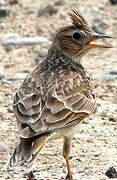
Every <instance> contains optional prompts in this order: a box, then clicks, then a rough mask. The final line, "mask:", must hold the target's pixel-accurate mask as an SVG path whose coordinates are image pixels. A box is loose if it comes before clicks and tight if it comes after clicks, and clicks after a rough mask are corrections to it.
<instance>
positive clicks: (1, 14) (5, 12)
mask: <svg viewBox="0 0 117 180" xmlns="http://www.w3.org/2000/svg"><path fill="white" fill-rule="evenodd" d="M10 12H11V11H10V10H9V9H3V8H2V9H0V17H6V16H9V15H10Z"/></svg>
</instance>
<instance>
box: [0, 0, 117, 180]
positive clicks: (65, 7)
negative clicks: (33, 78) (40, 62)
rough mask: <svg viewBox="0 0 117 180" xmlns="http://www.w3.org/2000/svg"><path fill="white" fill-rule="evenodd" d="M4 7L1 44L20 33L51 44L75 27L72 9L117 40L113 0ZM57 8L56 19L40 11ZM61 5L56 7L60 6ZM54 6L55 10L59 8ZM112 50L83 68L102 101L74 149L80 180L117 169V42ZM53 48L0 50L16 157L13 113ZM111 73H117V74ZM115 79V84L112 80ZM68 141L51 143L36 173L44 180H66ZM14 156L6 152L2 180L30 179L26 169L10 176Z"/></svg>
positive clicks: (7, 140) (6, 127)
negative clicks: (25, 84) (28, 79)
mask: <svg viewBox="0 0 117 180" xmlns="http://www.w3.org/2000/svg"><path fill="white" fill-rule="evenodd" d="M5 2H7V5H4V7H5V8H6V9H9V10H10V11H11V13H10V15H9V16H7V17H4V18H0V42H2V41H3V39H4V38H5V37H6V35H9V33H16V36H19V37H29V36H31V37H32V36H42V37H46V38H48V39H49V41H50V42H51V40H52V35H53V34H54V33H55V31H56V30H57V29H58V28H59V27H61V26H63V25H65V24H66V25H67V24H68V23H69V22H70V19H69V16H68V15H67V13H68V12H69V10H70V9H72V8H77V9H80V11H81V12H82V14H83V15H85V17H86V18H87V20H89V22H90V24H91V26H93V27H94V25H95V26H96V27H97V31H102V32H104V33H106V34H109V35H114V36H116V35H117V5H115V6H113V5H111V4H110V3H109V1H108V0H98V1H93V0H87V1H85V0H79V1H78V0H71V1H70V0H66V1H64V2H62V1H61V3H60V5H58V4H59V3H58V4H57V3H55V2H59V1H55V0H53V1H51V0H44V1H43V0H19V4H14V5H9V4H8V0H7V1H5ZM48 3H49V4H52V7H53V8H55V10H54V11H53V14H52V15H51V14H48V13H45V14H42V15H41V16H40V17H37V12H38V11H39V9H40V8H41V7H42V5H43V4H48ZM54 3H55V4H54ZM53 4H54V5H53ZM107 43H108V44H111V45H113V46H114V48H112V49H107V50H98V51H95V52H92V53H90V54H89V55H88V56H87V57H85V58H84V60H83V64H84V66H85V67H86V69H87V70H88V72H89V73H90V74H92V77H93V81H94V84H95V93H96V96H97V104H98V112H97V113H96V115H95V116H94V117H91V118H90V119H87V120H85V121H84V122H83V123H82V124H81V125H80V127H79V130H78V133H77V134H76V135H75V137H74V139H73V142H72V148H71V155H70V159H71V164H72V169H73V173H74V180H88V179H89V180H107V179H108V178H107V177H106V176H105V172H106V171H107V169H108V168H109V167H112V166H113V167H114V168H115V169H117V135H116V134H117V77H116V74H117V37H115V38H114V39H112V40H108V42H107ZM49 46H50V43H46V44H41V45H36V46H21V47H18V46H16V47H10V48H6V49H5V48H4V47H2V46H0V69H1V71H2V73H3V77H2V78H1V80H0V142H1V143H3V144H5V145H6V146H7V147H8V148H9V151H10V153H11V152H12V151H13V148H14V146H15V144H16V142H17V139H18V132H17V127H16V120H15V117H14V113H13V109H12V100H13V96H14V93H15V92H16V90H17V89H18V87H19V86H20V84H21V83H22V81H23V79H24V77H25V76H26V74H27V72H30V71H32V70H33V69H34V67H35V66H36V63H35V57H36V56H37V55H38V54H40V56H41V55H43V54H45V52H46V51H47V49H48V48H49ZM110 71H114V72H115V73H114V75H113V74H112V73H111V74H109V72H110ZM108 75H109V79H108ZM62 144H63V143H62V140H57V141H53V142H49V143H47V144H46V146H45V147H44V149H43V151H42V152H41V153H40V156H39V159H38V161H37V166H36V168H35V175H36V178H37V179H38V180H60V179H62V178H64V177H65V174H66V166H65V161H64V159H63V158H62V153H61V152H62ZM7 158H8V155H7V153H6V152H0V171H1V172H0V179H1V180H6V179H9V180H18V179H20V180H25V179H26V178H25V177H24V175H23V172H22V170H21V169H20V168H15V169H14V171H12V172H10V173H7V172H6V171H5V168H4V167H5V164H6V162H7Z"/></svg>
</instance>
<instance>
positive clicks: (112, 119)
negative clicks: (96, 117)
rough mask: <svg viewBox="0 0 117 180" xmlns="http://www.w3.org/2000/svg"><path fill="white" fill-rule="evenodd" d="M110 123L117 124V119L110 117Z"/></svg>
mask: <svg viewBox="0 0 117 180" xmlns="http://www.w3.org/2000/svg"><path fill="white" fill-rule="evenodd" d="M109 121H112V122H116V121H117V119H115V118H113V117H109Z"/></svg>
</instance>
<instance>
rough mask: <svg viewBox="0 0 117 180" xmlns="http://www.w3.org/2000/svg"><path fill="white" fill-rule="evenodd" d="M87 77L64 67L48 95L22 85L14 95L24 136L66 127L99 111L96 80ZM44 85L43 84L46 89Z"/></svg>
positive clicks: (47, 90) (20, 130)
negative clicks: (66, 70) (92, 81)
mask: <svg viewBox="0 0 117 180" xmlns="http://www.w3.org/2000/svg"><path fill="white" fill-rule="evenodd" d="M84 74H85V73H84ZM83 78H84V77H83V75H82V73H81V74H79V73H77V72H73V71H71V72H67V73H66V72H64V71H61V72H59V78H57V79H56V78H55V81H54V83H53V84H52V86H50V87H51V88H50V89H46V96H45V94H39V93H37V92H36V93H35V92H34V91H33V92H32V90H33V89H34V88H32V89H31V88H30V91H29V89H28V91H26V86H25V90H24V87H22V88H20V89H19V91H18V92H17V93H16V95H15V98H14V111H15V114H16V117H17V119H18V124H19V132H20V134H21V136H25V134H28V135H29V136H31V134H34V133H35V134H36V133H42V132H46V131H48V130H50V131H51V130H56V129H60V128H64V127H67V126H69V125H71V124H72V123H73V122H75V121H77V122H79V121H80V120H81V119H84V118H85V117H86V116H88V115H90V114H92V113H93V112H95V111H96V103H95V98H94V96H93V93H92V90H93V88H92V84H91V83H90V80H89V78H87V76H86V74H85V79H83ZM33 79H34V77H33ZM44 88H45V87H43V88H42V86H41V90H42V89H43V91H42V92H44ZM38 90H39V87H38ZM77 122H75V123H77ZM24 124H25V125H24ZM27 127H29V128H27ZM27 130H28V131H29V132H28V133H27Z"/></svg>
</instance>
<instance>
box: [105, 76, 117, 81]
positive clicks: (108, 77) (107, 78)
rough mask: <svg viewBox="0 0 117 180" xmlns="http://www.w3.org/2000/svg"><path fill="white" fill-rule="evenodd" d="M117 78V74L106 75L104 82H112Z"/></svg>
mask: <svg viewBox="0 0 117 180" xmlns="http://www.w3.org/2000/svg"><path fill="white" fill-rule="evenodd" d="M116 78H117V74H105V75H104V76H103V77H102V80H106V81H110V80H114V79H116Z"/></svg>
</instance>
